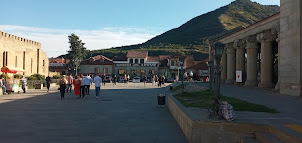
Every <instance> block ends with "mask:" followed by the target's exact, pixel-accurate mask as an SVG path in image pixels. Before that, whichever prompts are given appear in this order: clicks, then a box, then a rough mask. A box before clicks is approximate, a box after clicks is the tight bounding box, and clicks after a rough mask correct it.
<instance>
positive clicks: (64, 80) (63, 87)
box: [59, 75, 67, 99]
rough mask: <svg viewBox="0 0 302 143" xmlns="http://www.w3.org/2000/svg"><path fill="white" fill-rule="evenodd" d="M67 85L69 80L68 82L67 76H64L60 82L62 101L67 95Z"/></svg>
mask: <svg viewBox="0 0 302 143" xmlns="http://www.w3.org/2000/svg"><path fill="white" fill-rule="evenodd" d="M66 84H67V80H66V76H65V75H63V76H62V78H61V80H60V88H59V89H60V93H61V99H64V95H65V90H66V87H67V86H66Z"/></svg>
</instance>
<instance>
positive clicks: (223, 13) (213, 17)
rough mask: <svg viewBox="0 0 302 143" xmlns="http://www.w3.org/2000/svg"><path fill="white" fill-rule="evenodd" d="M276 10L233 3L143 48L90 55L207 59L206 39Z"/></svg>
mask: <svg viewBox="0 0 302 143" xmlns="http://www.w3.org/2000/svg"><path fill="white" fill-rule="evenodd" d="M279 9H280V8H279V6H277V5H276V6H273V5H269V6H266V5H261V4H258V3H256V2H252V1H250V0H236V1H233V2H232V3H230V4H228V5H226V6H223V7H221V8H218V9H216V10H214V11H211V12H208V13H206V14H203V15H200V16H197V17H195V18H193V19H191V20H189V21H188V22H186V23H185V24H183V25H181V26H180V27H178V28H175V29H171V30H169V31H167V32H165V33H163V34H161V35H158V36H156V37H154V38H152V39H150V40H148V41H147V42H145V43H143V44H138V45H130V46H123V47H116V48H111V49H103V50H94V51H90V52H91V53H89V54H88V55H93V56H94V55H97V54H104V55H105V56H107V57H109V58H113V57H114V56H118V55H125V54H126V52H127V51H128V50H148V51H149V55H151V56H158V55H164V54H191V55H193V56H194V59H195V60H203V59H205V58H207V57H208V54H207V51H208V46H207V45H206V43H205V41H206V39H207V38H208V37H210V36H213V35H216V34H219V33H222V32H226V31H227V30H231V29H233V28H236V27H242V26H243V27H245V26H248V25H250V24H253V23H255V22H257V21H260V20H262V19H264V18H267V17H269V16H271V15H273V14H275V13H277V12H279Z"/></svg>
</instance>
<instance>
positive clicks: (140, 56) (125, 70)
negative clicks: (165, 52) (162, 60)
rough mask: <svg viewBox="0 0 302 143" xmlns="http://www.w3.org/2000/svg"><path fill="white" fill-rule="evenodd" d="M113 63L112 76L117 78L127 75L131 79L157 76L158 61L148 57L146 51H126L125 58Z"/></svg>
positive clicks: (155, 58)
mask: <svg viewBox="0 0 302 143" xmlns="http://www.w3.org/2000/svg"><path fill="white" fill-rule="evenodd" d="M113 63H114V74H116V75H119V76H123V75H124V74H127V75H130V78H133V77H143V76H147V77H151V75H153V74H159V72H158V69H159V68H158V67H159V59H158V57H151V56H148V51H128V53H127V56H126V58H118V59H115V60H114V61H113Z"/></svg>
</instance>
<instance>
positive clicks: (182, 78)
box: [179, 57, 185, 91]
mask: <svg viewBox="0 0 302 143" xmlns="http://www.w3.org/2000/svg"><path fill="white" fill-rule="evenodd" d="M179 63H180V67H181V70H180V74H181V88H182V91H183V90H184V88H185V86H184V72H183V66H184V57H180V58H179Z"/></svg>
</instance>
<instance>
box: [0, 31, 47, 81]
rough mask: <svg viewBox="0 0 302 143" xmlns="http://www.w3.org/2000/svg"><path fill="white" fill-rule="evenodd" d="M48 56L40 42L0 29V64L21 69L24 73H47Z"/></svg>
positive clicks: (28, 74)
mask: <svg viewBox="0 0 302 143" xmlns="http://www.w3.org/2000/svg"><path fill="white" fill-rule="evenodd" d="M48 65H49V61H48V57H47V55H46V54H45V53H44V52H43V51H42V49H41V43H39V42H35V41H32V40H28V39H25V38H21V37H18V36H15V35H12V34H8V33H4V32H2V31H0V66H1V67H3V66H8V67H12V68H18V69H23V70H25V71H26V73H25V75H26V76H30V75H32V74H37V73H38V74H41V75H45V76H46V75H48Z"/></svg>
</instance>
